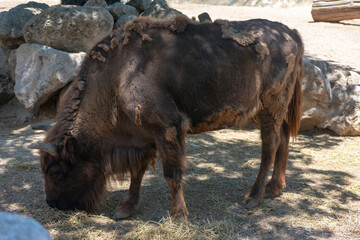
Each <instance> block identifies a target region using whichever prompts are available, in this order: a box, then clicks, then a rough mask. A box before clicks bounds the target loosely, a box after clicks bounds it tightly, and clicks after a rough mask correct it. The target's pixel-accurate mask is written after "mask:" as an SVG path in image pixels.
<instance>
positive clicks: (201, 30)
mask: <svg viewBox="0 0 360 240" xmlns="http://www.w3.org/2000/svg"><path fill="white" fill-rule="evenodd" d="M302 58H303V45H302V41H301V39H300V36H299V34H298V33H297V31H296V30H290V29H288V28H287V27H286V26H284V25H282V24H280V23H276V22H270V21H267V20H261V19H255V20H250V21H244V22H228V21H223V20H218V21H215V22H214V23H203V24H200V23H195V22H192V21H191V20H189V19H188V18H186V17H185V16H179V17H177V18H175V19H173V20H154V19H151V18H138V19H135V20H134V21H132V22H130V23H128V24H127V25H126V26H125V28H124V29H120V30H118V32H113V33H112V34H111V35H110V36H109V37H107V38H105V39H104V40H103V41H101V42H100V43H99V44H98V45H97V46H95V47H94V48H93V49H92V51H90V53H89V54H88V57H87V58H86V59H85V61H84V62H83V64H82V67H81V70H80V72H79V74H78V75H77V76H76V77H75V79H74V80H73V82H72V84H71V85H70V87H69V89H68V90H67V92H66V93H65V95H64V96H63V97H62V100H61V104H60V105H61V106H60V109H61V110H60V111H59V112H58V114H57V117H56V124H55V125H54V127H52V128H51V129H49V128H48V127H44V126H43V127H42V128H43V129H44V130H47V131H48V133H47V135H46V138H45V141H44V143H41V144H36V145H32V146H31V147H32V148H37V149H40V150H41V151H40V163H41V168H42V171H43V173H44V177H45V192H46V195H47V202H48V203H49V205H50V206H52V207H57V208H59V209H69V208H77V209H85V210H87V211H91V210H92V209H93V208H94V207H96V206H97V205H98V203H99V201H101V199H102V196H103V193H104V190H105V185H106V181H107V180H108V179H109V177H115V178H116V179H120V180H121V179H123V177H124V175H125V174H127V173H130V176H131V185H130V189H129V193H128V196H127V198H126V199H125V201H124V202H123V203H122V204H120V205H119V206H118V207H117V208H116V210H115V215H114V218H115V219H121V218H125V217H127V216H129V215H131V214H132V213H133V212H134V211H135V209H136V206H137V205H138V203H139V197H140V187H141V181H142V178H143V176H144V173H145V171H146V169H147V167H148V165H149V164H151V163H153V162H154V159H155V157H156V153H159V158H160V159H161V161H162V165H163V171H164V176H165V179H166V182H167V184H168V187H169V189H170V192H171V197H172V215H173V216H174V217H175V218H179V219H186V217H187V214H188V211H187V208H186V204H185V201H184V196H183V191H182V181H183V180H182V177H183V172H184V170H185V168H186V156H185V137H186V134H187V133H201V132H205V131H211V130H215V129H221V128H228V127H232V126H234V125H237V124H240V123H244V122H246V121H247V119H249V118H251V117H254V118H255V119H257V121H258V123H259V126H260V129H261V140H262V149H261V166H260V170H259V173H258V176H257V178H256V181H255V183H254V184H253V186H252V187H251V189H250V191H249V192H248V193H247V194H246V196H245V203H246V207H247V208H254V207H256V206H257V205H258V204H259V203H260V201H261V200H262V199H263V197H264V195H265V194H269V195H270V196H272V197H275V196H278V195H279V194H280V191H281V190H282V189H283V188H284V187H285V185H286V184H285V170H286V164H287V160H288V153H289V151H288V146H289V137H290V136H294V137H295V136H296V134H297V131H298V128H299V122H300V114H301V104H302V103H301V101H302V95H301V79H302V73H303V60H302ZM272 165H274V170H273V174H272V178H271V180H270V182H269V183H266V179H267V176H268V174H269V172H270V168H271V166H272Z"/></svg>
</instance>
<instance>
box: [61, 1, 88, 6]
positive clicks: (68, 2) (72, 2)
mask: <svg viewBox="0 0 360 240" xmlns="http://www.w3.org/2000/svg"><path fill="white" fill-rule="evenodd" d="M86 1H87V0H61V4H63V5H78V6H83V5H84V4H85V3H86Z"/></svg>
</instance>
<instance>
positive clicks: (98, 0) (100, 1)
mask: <svg viewBox="0 0 360 240" xmlns="http://www.w3.org/2000/svg"><path fill="white" fill-rule="evenodd" d="M84 6H92V7H96V6H98V7H104V8H106V7H107V6H108V4H107V3H106V1H105V0H88V1H87V2H86V3H85V4H84Z"/></svg>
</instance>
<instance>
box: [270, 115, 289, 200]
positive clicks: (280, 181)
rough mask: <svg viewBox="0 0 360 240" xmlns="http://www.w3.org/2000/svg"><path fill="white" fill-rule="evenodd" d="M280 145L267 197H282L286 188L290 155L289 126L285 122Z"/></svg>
mask: <svg viewBox="0 0 360 240" xmlns="http://www.w3.org/2000/svg"><path fill="white" fill-rule="evenodd" d="M280 137H281V139H280V144H279V147H278V149H277V152H276V158H275V163H274V171H273V174H272V177H271V180H270V182H269V183H268V184H267V185H266V197H271V198H274V197H277V196H280V194H281V191H282V190H283V189H284V188H285V187H286V183H285V171H286V165H287V161H288V155H289V139H290V134H289V125H288V123H287V122H286V121H284V122H283V124H282V126H281V130H280Z"/></svg>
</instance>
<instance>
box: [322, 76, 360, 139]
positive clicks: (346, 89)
mask: <svg viewBox="0 0 360 240" xmlns="http://www.w3.org/2000/svg"><path fill="white" fill-rule="evenodd" d="M344 75H345V74H344ZM346 75H347V76H346ZM346 75H345V76H346V80H343V79H342V81H341V82H339V83H338V84H337V85H336V86H335V87H334V88H333V89H332V101H331V103H330V105H329V113H328V117H327V119H326V120H325V121H324V122H322V123H321V124H319V126H318V127H320V128H328V129H331V130H332V131H334V132H335V133H337V134H338V135H340V136H359V135H360V75H359V74H357V73H355V72H349V73H348V74H346Z"/></svg>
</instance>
